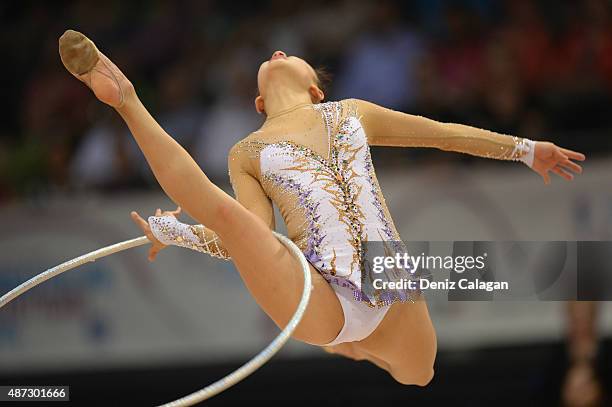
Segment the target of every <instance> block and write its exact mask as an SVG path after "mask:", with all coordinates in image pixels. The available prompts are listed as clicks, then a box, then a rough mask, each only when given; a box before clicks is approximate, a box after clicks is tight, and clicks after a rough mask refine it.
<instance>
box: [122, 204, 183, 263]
mask: <svg viewBox="0 0 612 407" xmlns="http://www.w3.org/2000/svg"><path fill="white" fill-rule="evenodd" d="M180 213H181V207H180V206H179V207H177V208H176V209H175V210H174V211H163V212H162V210H161V209H159V208H157V210H156V211H155V216H174V217H175V218H176V217H178V215H179V214H180ZM130 215H131V216H132V220H133V221H134V223H136V225H138V226H139V227H140V228H141V229H142V231H143V232H144V234H145V236H146V237H147V239H149V241H150V242H151V249H150V250H149V256H148V259H149V261H154V260H155V257H156V256H157V253H159V252H160V250H162V249H163V248H165V247H166V245H165V244H163V243H162V242H160V241H159V240H157V239H156V238H155V236H154V235H153V233H152V232H151V227H150V226H149V223H148V222H147V221H146V220H144V219H143V218H141V217H140V215H139V214H138V212H136V211H132V212H131V213H130Z"/></svg>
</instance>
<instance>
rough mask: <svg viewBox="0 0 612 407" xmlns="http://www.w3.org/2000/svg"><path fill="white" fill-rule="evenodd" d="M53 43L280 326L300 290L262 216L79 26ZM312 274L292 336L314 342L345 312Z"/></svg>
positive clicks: (293, 267)
mask: <svg viewBox="0 0 612 407" xmlns="http://www.w3.org/2000/svg"><path fill="white" fill-rule="evenodd" d="M59 45H60V55H61V57H62V62H63V63H64V65H65V66H66V68H67V69H68V70H69V71H70V72H71V73H72V74H73V75H74V76H75V77H77V78H78V79H79V80H81V81H82V82H84V83H86V84H87V85H88V86H89V87H90V88H91V89H92V91H93V92H94V94H95V95H96V97H97V98H98V99H100V100H101V101H102V102H104V103H106V104H108V105H110V106H112V107H114V108H115V109H116V110H117V112H119V114H120V115H121V117H122V118H123V119H124V120H125V122H126V123H127V125H128V127H129V128H130V130H131V132H132V135H133V136H134V138H135V139H136V142H137V143H138V145H139V147H140V149H141V150H142V152H143V153H144V155H145V157H146V159H147V162H148V163H149V166H150V167H151V170H152V171H153V173H154V175H155V177H156V178H157V181H158V182H159V183H160V185H161V186H162V188H163V189H164V191H165V192H166V194H167V195H168V196H169V197H170V198H171V199H172V200H173V201H174V202H176V203H177V204H178V205H180V206H181V207H183V208H184V209H185V211H186V212H188V213H189V214H190V215H191V216H192V217H193V218H194V219H196V220H197V221H198V222H200V223H202V224H204V225H206V226H207V227H209V228H210V229H212V230H214V231H215V232H216V233H217V235H218V236H219V237H220V238H221V240H222V242H223V245H224V247H225V248H226V249H227V251H228V252H229V254H230V256H231V257H232V260H233V261H234V263H235V265H236V267H237V268H238V271H239V272H240V275H241V277H242V279H243V281H244V283H245V285H246V286H247V288H248V289H249V291H250V292H251V294H252V295H253V297H254V298H255V300H256V301H257V303H258V304H259V305H260V306H261V307H262V308H263V310H264V311H265V312H266V313H267V314H268V315H269V316H270V317H271V318H272V319H273V320H274V322H275V323H276V324H277V325H279V326H281V327H282V326H284V325H285V324H286V323H287V322H288V321H289V319H290V318H291V316H292V315H293V313H294V311H295V309H296V307H297V304H298V302H299V298H300V296H301V293H302V288H303V277H302V273H300V271H299V270H300V265H299V263H298V260H297V259H295V258H294V257H293V256H292V255H291V253H290V252H289V251H288V249H287V248H286V247H285V246H284V245H283V244H281V243H280V242H279V241H278V240H277V239H276V237H274V235H273V234H272V232H271V231H270V228H269V226H268V225H266V224H265V222H263V221H262V220H261V219H260V218H259V217H257V216H256V215H254V214H253V213H251V212H250V211H249V210H247V209H246V208H245V207H244V206H242V205H241V204H240V203H239V202H238V201H236V200H235V199H233V198H232V197H230V196H229V195H227V194H226V193H225V192H223V190H221V189H220V188H219V187H217V186H216V185H214V184H213V183H212V182H211V181H210V180H209V179H208V177H206V175H205V174H204V173H203V172H202V170H201V169H200V167H199V166H198V165H197V164H196V163H195V161H194V160H193V159H192V158H191V156H190V155H189V153H187V151H185V149H184V148H183V147H181V146H180V145H179V144H178V143H177V142H176V141H175V140H174V139H173V138H172V137H170V136H169V135H168V134H167V133H166V132H165V131H164V130H163V129H162V128H161V127H160V126H159V124H158V123H157V122H156V121H155V119H153V117H152V116H151V115H150V114H149V112H148V111H147V110H146V108H145V107H144V106H143V105H142V103H141V102H140V100H139V99H138V97H137V96H136V92H135V91H134V87H133V86H132V84H131V83H130V81H129V80H128V79H127V78H126V77H125V76H124V75H123V74H122V73H121V71H119V69H118V68H117V67H116V66H115V65H114V64H113V63H112V62H111V61H110V60H109V59H108V58H106V56H104V55H103V54H102V53H100V52H99V51H98V50H97V49H96V47H95V45H94V44H93V42H91V41H90V40H89V39H88V38H87V37H85V36H84V35H83V34H81V33H78V32H76V31H67V32H66V33H64V35H62V37H61V38H60V44H59ZM311 276H312V278H313V286H314V289H313V292H312V295H311V299H310V302H309V304H308V308H307V309H306V313H305V314H304V317H303V319H302V322H301V323H300V325H299V326H298V329H297V330H296V332H295V334H294V337H296V338H297V339H300V340H302V341H304V342H308V343H311V344H315V345H321V344H325V343H328V342H330V341H332V340H333V339H334V338H335V337H336V336H337V334H338V332H339V331H340V329H341V328H342V325H343V322H344V316H343V313H342V308H341V306H340V303H339V301H338V298H337V297H336V295H335V294H334V292H333V290H332V288H331V287H330V286H329V284H328V283H327V282H326V281H325V280H324V279H323V277H321V276H320V275H319V274H318V273H316V272H314V271H313V270H312V269H311Z"/></svg>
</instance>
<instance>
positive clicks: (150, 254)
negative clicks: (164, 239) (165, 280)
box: [147, 246, 159, 261]
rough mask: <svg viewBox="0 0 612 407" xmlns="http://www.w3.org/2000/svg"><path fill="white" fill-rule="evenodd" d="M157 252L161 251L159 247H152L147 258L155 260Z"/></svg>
mask: <svg viewBox="0 0 612 407" xmlns="http://www.w3.org/2000/svg"><path fill="white" fill-rule="evenodd" d="M157 253H159V249H158V248H156V247H155V246H153V247H151V249H150V250H149V256H148V257H147V259H148V260H149V261H155V257H157Z"/></svg>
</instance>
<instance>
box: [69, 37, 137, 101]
mask: <svg viewBox="0 0 612 407" xmlns="http://www.w3.org/2000/svg"><path fill="white" fill-rule="evenodd" d="M59 52H60V57H61V59H62V63H63V64H64V66H65V67H66V69H68V71H69V72H70V73H71V74H73V75H74V76H75V77H76V78H77V79H79V80H80V81H82V82H83V83H85V84H86V85H87V86H89V88H91V90H92V91H93V93H94V94H95V95H96V97H97V98H98V99H99V100H100V101H102V102H104V103H106V104H107V105H110V106H112V107H114V108H116V109H118V108H120V107H122V106H123V104H124V103H125V100H126V97H127V96H128V95H129V94H131V93H133V89H134V88H133V86H132V84H131V83H130V81H129V80H128V79H127V78H126V77H125V75H124V74H123V73H122V72H121V71H120V70H119V68H117V66H116V65H115V64H113V63H112V62H111V60H110V59H108V58H107V57H106V56H105V55H104V54H102V53H101V52H100V51H98V48H96V46H95V44H94V43H93V42H92V41H91V40H90V39H89V38H87V37H86V36H84V35H83V34H81V33H80V32H78V31H73V30H67V31H66V32H65V33H64V34H63V35H62V36H61V37H60V39H59Z"/></svg>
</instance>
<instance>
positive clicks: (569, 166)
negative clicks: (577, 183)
mask: <svg viewBox="0 0 612 407" xmlns="http://www.w3.org/2000/svg"><path fill="white" fill-rule="evenodd" d="M559 165H560V166H562V167H565V168H567V169H569V170H572V171H574V172H575V173H576V174H580V173H582V167H581V166H580V165H578V164H576V163H575V162H572V161H570V160H567V161H562V162H560V163H559Z"/></svg>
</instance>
